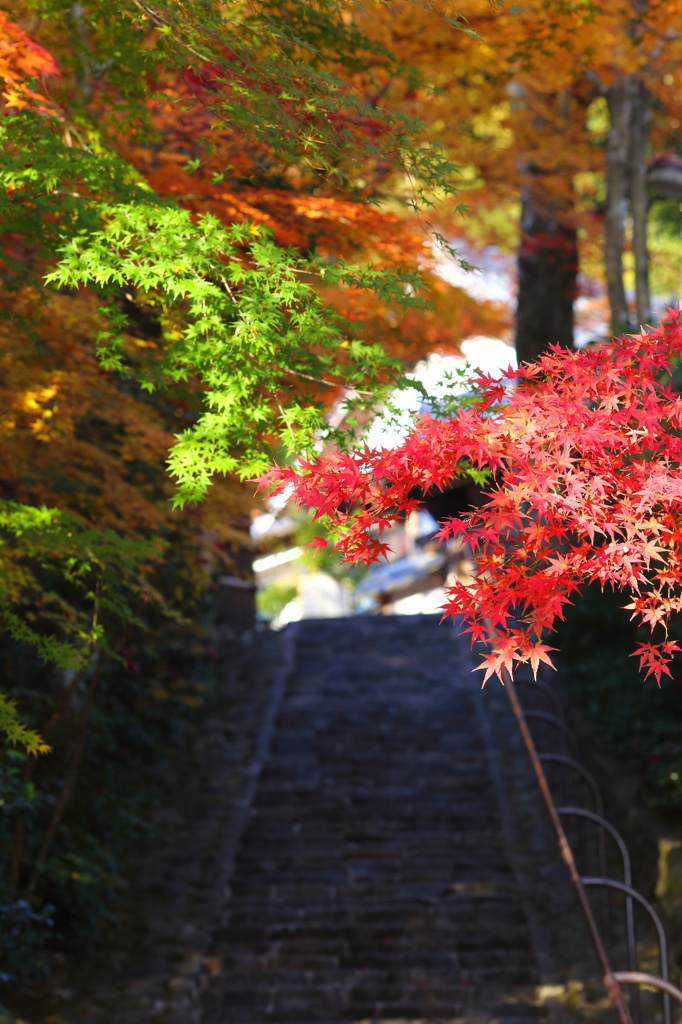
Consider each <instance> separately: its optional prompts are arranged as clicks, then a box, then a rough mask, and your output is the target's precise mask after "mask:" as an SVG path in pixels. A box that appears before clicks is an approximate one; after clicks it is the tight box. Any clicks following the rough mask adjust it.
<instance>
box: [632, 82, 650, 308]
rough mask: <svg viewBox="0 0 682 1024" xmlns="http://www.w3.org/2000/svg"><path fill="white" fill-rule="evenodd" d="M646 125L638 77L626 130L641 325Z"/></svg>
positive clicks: (645, 272)
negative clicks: (627, 129) (628, 138)
mask: <svg viewBox="0 0 682 1024" xmlns="http://www.w3.org/2000/svg"><path fill="white" fill-rule="evenodd" d="M650 129H651V100H650V96H649V92H648V90H647V88H646V86H645V85H644V83H643V82H642V81H634V83H633V89H632V121H631V131H630V207H631V210H632V247H633V250H634V254H635V295H636V302H637V322H638V323H639V325H640V326H642V327H643V326H644V325H645V324H648V323H649V322H650V320H651V298H650V295H649V248H648V245H647V231H646V228H647V215H648V210H649V193H648V189H647V163H646V150H647V144H648V141H649V132H650Z"/></svg>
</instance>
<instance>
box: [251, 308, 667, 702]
mask: <svg viewBox="0 0 682 1024" xmlns="http://www.w3.org/2000/svg"><path fill="white" fill-rule="evenodd" d="M681 355H682V314H681V313H680V312H679V311H677V312H673V311H672V310H669V311H668V312H667V315H666V318H665V319H664V320H663V322H662V323H661V325H660V327H658V328H657V329H656V330H654V331H652V332H651V333H648V334H646V333H645V334H639V335H636V336H627V337H623V338H616V339H614V340H613V341H611V342H610V343H609V344H608V345H603V346H599V347H594V348H590V349H588V350H583V351H579V352H570V351H566V350H562V349H560V348H558V347H555V348H554V349H553V350H552V351H551V352H550V353H548V354H547V355H546V356H544V357H543V358H541V359H539V360H538V361H536V362H534V363H530V364H525V365H523V366H521V368H520V369H512V368H511V367H510V368H509V369H508V370H507V371H506V372H505V373H504V374H502V376H501V377H500V378H499V379H493V378H491V377H488V376H484V375H479V376H478V377H477V378H476V379H475V381H474V386H473V387H474V390H473V395H472V396H470V398H469V400H467V401H466V402H464V403H463V404H462V406H461V408H460V409H459V411H458V412H457V414H456V415H455V416H453V417H452V418H450V419H446V420H439V419H434V418H432V417H430V416H421V417H420V418H419V419H418V420H417V422H416V424H415V426H414V428H413V429H412V431H411V432H410V433H409V434H408V435H407V437H406V438H405V439H404V440H403V442H402V443H401V444H400V445H398V446H397V447H395V448H391V449H380V450H371V449H369V448H367V447H364V448H360V449H358V450H355V451H352V452H349V453H339V452H329V453H324V454H322V455H320V456H319V457H318V458H316V459H313V460H310V461H307V462H302V463H301V464H300V465H299V466H298V467H296V468H274V469H273V470H272V471H271V472H270V473H269V474H267V476H266V477H265V478H264V480H263V482H264V483H267V484H268V485H270V486H271V487H274V490H275V493H280V492H283V491H285V490H286V489H290V491H291V493H292V495H293V498H294V500H295V501H297V502H298V503H299V504H300V505H302V506H305V507H309V508H312V509H314V510H315V518H320V517H323V518H324V519H325V520H326V521H327V522H328V523H329V524H330V526H331V527H332V531H333V533H334V535H335V536H336V537H337V540H336V544H335V550H338V551H339V552H340V553H341V555H342V557H343V558H344V559H345V560H348V561H359V562H363V563H365V564H369V563H371V562H373V561H376V560H377V559H379V558H380V557H381V556H382V555H384V554H385V553H386V550H387V545H386V544H385V542H384V541H383V540H382V535H383V533H384V531H385V530H386V529H387V528H388V527H389V526H391V525H392V524H393V523H394V522H396V521H397V520H400V519H401V518H403V517H404V516H405V515H406V514H407V513H408V512H410V511H411V510H412V509H414V508H416V507H418V506H419V504H420V496H421V495H423V494H424V493H426V492H428V491H429V490H430V489H432V488H445V487H447V486H449V485H451V483H452V481H453V480H454V479H455V478H456V477H458V476H462V475H466V474H467V473H470V472H474V473H479V472H481V471H488V472H489V473H490V474H491V478H492V480H493V481H494V482H493V483H492V484H491V486H490V494H489V500H488V501H487V502H486V504H484V505H483V507H481V508H478V509H472V510H471V511H470V512H469V513H468V514H467V515H465V516H463V517H461V518H457V519H455V518H453V519H450V520H448V521H447V522H446V523H445V524H444V525H443V526H442V528H441V530H440V534H439V536H440V538H441V539H442V540H445V539H446V538H449V537H453V536H461V537H462V538H463V539H464V540H465V541H466V542H467V544H468V545H469V547H470V549H471V551H472V554H473V562H474V571H473V581H472V582H471V584H470V585H465V584H464V583H463V582H456V583H455V585H454V586H452V587H450V588H448V590H447V593H446V603H445V605H444V611H445V614H446V615H452V616H455V615H462V616H463V618H464V620H465V632H468V633H470V634H471V639H472V643H475V642H476V641H480V642H482V643H483V644H484V645H486V646H487V647H488V653H486V655H485V657H484V659H483V662H482V664H481V666H480V667H481V668H483V669H485V677H484V682H485V681H486V680H487V679H488V678H489V677H490V676H491V675H492V674H497V675H498V676H500V677H501V676H502V672H503V669H504V668H507V669H509V670H510V671H511V670H512V669H513V668H514V665H515V664H516V663H520V662H521V663H523V662H526V663H529V664H530V665H531V666H532V668H533V670H537V667H538V665H539V663H540V662H541V661H545V662H548V663H549V664H551V657H550V653H549V652H550V651H552V650H553V648H551V647H549V646H548V645H547V643H546V642H545V641H546V639H547V634H548V633H549V632H551V630H552V628H553V627H554V626H555V624H556V622H557V619H561V618H562V617H563V610H564V608H565V605H567V604H570V603H572V602H571V598H572V597H573V596H574V595H575V594H576V592H577V591H579V589H580V588H581V587H582V586H583V585H586V584H588V583H591V582H593V581H596V580H598V581H599V582H600V583H601V584H602V587H604V586H606V585H607V584H609V585H611V586H612V587H614V588H617V589H621V590H623V591H626V592H628V593H629V594H630V595H631V602H630V604H628V605H627V607H628V608H629V609H631V610H632V616H633V618H634V619H636V620H638V621H639V622H640V623H643V624H648V625H649V626H650V628H651V631H652V633H653V631H654V629H657V630H658V632H662V636H661V637H660V638H658V637H656V638H654V637H653V636H652V641H651V642H643V643H640V644H639V646H638V648H637V650H636V651H635V652H634V653H635V655H637V656H638V657H639V659H640V666H641V668H642V669H643V670H644V671H645V673H646V675H647V676H648V675H653V676H654V677H655V679H656V681H657V682H658V683H659V684H660V680H661V676H662V675H663V674H667V675H670V674H671V673H670V668H669V664H670V662H671V660H672V658H673V656H674V652H675V651H679V650H680V648H679V647H678V645H677V644H676V643H675V642H674V641H673V640H671V639H669V637H668V625H669V621H670V618H671V616H672V615H673V614H674V613H675V612H677V611H680V609H682V597H681V596H680V595H681V594H682V551H681V550H680V543H681V541H682V480H681V479H680V474H679V471H680V462H681V458H682V397H680V395H678V394H677V393H676V392H675V390H674V389H673V387H672V386H671V382H672V374H673V372H674V368H675V366H676V365H679V360H680V356H681Z"/></svg>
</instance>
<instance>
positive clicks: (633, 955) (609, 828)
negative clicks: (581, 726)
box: [557, 807, 667, 1024]
mask: <svg viewBox="0 0 682 1024" xmlns="http://www.w3.org/2000/svg"><path fill="white" fill-rule="evenodd" d="M557 814H559V815H567V814H568V815H573V816H574V817H578V818H587V819H588V821H593V822H594V823H595V824H596V825H599V826H600V828H602V829H603V830H604V831H605V832H608V834H609V835H610V836H611V838H612V839H613V841H614V842H615V844H616V846H617V847H618V849H619V850H620V855H621V858H622V860H623V881H624V883H625V885H626V886H628V887H631V886H632V871H631V868H630V854H629V852H628V848H627V846H626V845H625V843H624V842H623V838H622V836H621V835H620V833H619V832H617V831H616V829H615V828H614V827H613V825H612V824H611V822H610V821H607V820H606V818H602V816H601V815H600V814H595V813H594V811H588V810H586V809H585V808H584V807H557ZM625 930H626V936H627V950H628V968H629V969H630V970H631V971H634V970H636V968H637V944H636V941H635V911H634V907H633V905H632V897H631V896H628V895H626V897H625ZM637 998H639V997H637ZM633 1010H634V1014H633V1016H634V1017H635V1020H636V1021H639V1016H640V1014H639V1005H638V1002H637V1000H635V1004H634V1006H633ZM666 1024H667V1022H666Z"/></svg>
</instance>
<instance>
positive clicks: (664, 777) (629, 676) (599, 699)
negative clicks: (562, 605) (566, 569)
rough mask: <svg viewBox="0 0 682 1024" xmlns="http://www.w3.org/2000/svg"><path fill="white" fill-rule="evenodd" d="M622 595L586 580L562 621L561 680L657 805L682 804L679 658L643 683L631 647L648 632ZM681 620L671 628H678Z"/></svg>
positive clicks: (607, 746) (608, 746) (676, 630)
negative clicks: (657, 680)
mask: <svg viewBox="0 0 682 1024" xmlns="http://www.w3.org/2000/svg"><path fill="white" fill-rule="evenodd" d="M621 604H622V599H621V598H620V595H618V594H613V593H609V592H606V593H602V592H601V590H600V588H599V587H598V586H595V585H592V586H591V587H588V588H586V590H585V592H584V594H583V596H582V597H581V600H580V601H578V602H576V604H575V605H574V606H572V607H570V608H568V609H567V610H566V618H565V620H564V622H562V623H561V624H560V625H559V627H558V629H557V643H558V644H559V646H560V648H561V656H560V661H561V665H562V668H563V669H564V670H565V671H564V673H563V674H564V677H565V681H564V685H565V687H566V688H567V690H568V691H569V693H570V696H571V700H574V701H575V703H576V706H577V707H578V708H579V709H580V711H581V712H582V713H583V714H584V715H585V716H586V717H587V718H588V719H589V721H590V722H591V723H592V726H593V727H594V729H595V730H598V735H599V740H600V743H603V746H604V748H605V749H606V750H608V751H609V752H610V753H611V754H612V755H613V756H614V757H616V758H618V760H619V761H620V762H621V763H623V764H625V765H627V766H628V767H629V768H630V769H631V770H632V771H634V772H636V774H637V776H638V777H639V778H640V779H641V780H642V781H643V784H644V795H645V799H646V800H647V801H648V802H650V803H651V804H654V805H657V806H658V807H664V808H674V809H675V810H676V811H677V810H679V807H680V806H681V805H682V744H681V743H680V737H679V727H678V724H677V723H678V722H679V720H680V713H682V695H681V694H680V688H679V670H678V666H671V668H672V671H673V677H674V678H673V679H672V680H665V682H664V684H663V685H662V686H660V687H658V688H657V687H654V686H652V685H649V686H642V679H641V676H640V675H639V673H638V672H637V669H636V666H635V665H634V664H633V662H632V661H631V660H630V659H629V657H628V654H629V650H630V649H631V647H632V646H633V644H634V643H635V642H636V637H637V634H639V635H643V634H644V633H645V631H644V630H642V628H641V627H639V628H637V627H636V626H635V624H634V623H633V622H632V621H630V620H629V619H628V615H627V613H626V612H625V611H624V610H623V609H622V608H621V607H620V605H621ZM679 625H680V624H679V620H677V621H675V622H674V625H673V626H672V627H671V632H672V633H673V635H675V636H679V635H680V631H679Z"/></svg>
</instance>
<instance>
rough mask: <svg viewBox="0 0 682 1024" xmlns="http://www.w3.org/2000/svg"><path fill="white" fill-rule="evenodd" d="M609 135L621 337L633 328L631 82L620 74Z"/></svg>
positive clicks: (612, 256)
mask: <svg viewBox="0 0 682 1024" xmlns="http://www.w3.org/2000/svg"><path fill="white" fill-rule="evenodd" d="M606 101H607V103H608V107H609V132H608V136H607V139H606V215H605V239H604V257H605V261H606V289H607V292H608V296H609V307H610V309H611V330H612V331H613V333H614V334H622V333H623V332H624V331H627V330H628V329H629V327H630V317H629V314H628V307H627V302H626V299H625V287H624V285H623V249H624V246H625V218H626V215H627V206H628V187H627V183H628V159H629V156H630V120H631V115H632V79H631V77H630V76H629V75H617V76H616V78H615V80H614V83H613V85H612V86H611V87H610V88H609V89H608V90H607V93H606Z"/></svg>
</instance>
